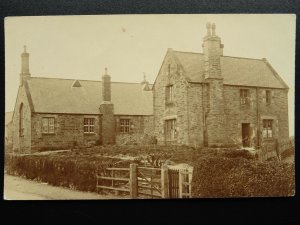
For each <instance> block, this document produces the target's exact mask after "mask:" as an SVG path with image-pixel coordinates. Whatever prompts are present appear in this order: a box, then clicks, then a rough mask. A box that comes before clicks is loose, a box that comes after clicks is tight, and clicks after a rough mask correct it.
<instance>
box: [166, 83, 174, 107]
mask: <svg viewBox="0 0 300 225" xmlns="http://www.w3.org/2000/svg"><path fill="white" fill-rule="evenodd" d="M170 103H173V85H168V86H166V104H170Z"/></svg>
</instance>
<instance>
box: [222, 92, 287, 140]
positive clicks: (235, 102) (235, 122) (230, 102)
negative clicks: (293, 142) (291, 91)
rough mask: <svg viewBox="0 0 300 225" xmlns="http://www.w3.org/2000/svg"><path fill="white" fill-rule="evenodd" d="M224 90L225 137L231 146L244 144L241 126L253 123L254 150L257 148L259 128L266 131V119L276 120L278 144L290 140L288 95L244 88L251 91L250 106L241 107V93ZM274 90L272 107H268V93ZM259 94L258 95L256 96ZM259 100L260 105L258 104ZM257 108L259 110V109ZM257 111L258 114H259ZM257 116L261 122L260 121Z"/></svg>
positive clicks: (275, 128)
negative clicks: (264, 120)
mask: <svg viewBox="0 0 300 225" xmlns="http://www.w3.org/2000/svg"><path fill="white" fill-rule="evenodd" d="M241 88H242V87H237V86H224V103H225V108H224V110H225V121H226V123H225V128H226V129H225V133H226V139H227V140H228V143H229V144H230V143H231V144H233V143H235V144H239V145H241V144H242V125H241V124H242V123H250V135H251V143H250V144H251V146H254V145H255V141H256V137H257V127H258V125H259V126H260V131H262V128H263V119H273V136H274V138H278V139H279V141H284V140H287V139H288V138H289V128H288V127H289V125H288V105H287V104H288V100H287V91H286V90H283V89H264V88H258V89H257V90H256V88H250V87H247V88H245V87H243V89H248V91H249V104H247V105H241V104H240V89H241ZM266 90H271V96H272V97H271V104H267V103H266V99H265V91H266ZM256 91H258V92H257V93H256ZM257 98H258V101H257V100H256V99H257ZM257 106H258V108H257ZM257 109H258V110H257ZM257 115H258V117H259V118H260V120H257Z"/></svg>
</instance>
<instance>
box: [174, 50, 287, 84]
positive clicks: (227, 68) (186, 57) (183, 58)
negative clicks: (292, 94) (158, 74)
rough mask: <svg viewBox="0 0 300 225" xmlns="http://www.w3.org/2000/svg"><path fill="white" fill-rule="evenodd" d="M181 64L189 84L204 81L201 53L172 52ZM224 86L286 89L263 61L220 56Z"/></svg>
mask: <svg viewBox="0 0 300 225" xmlns="http://www.w3.org/2000/svg"><path fill="white" fill-rule="evenodd" d="M172 54H173V55H174V56H175V57H176V58H177V59H178V61H179V62H180V63H181V65H182V67H183V69H184V72H185V73H184V74H185V75H186V78H187V80H188V81H189V82H203V81H204V55H203V54H201V53H191V52H179V51H172ZM221 73H222V77H223V78H224V84H227V85H238V86H254V87H268V88H288V86H287V85H286V84H285V82H284V81H283V80H282V79H281V78H280V77H279V75H278V74H277V73H276V71H275V70H274V69H273V68H272V67H271V65H270V64H269V63H268V62H267V61H266V60H265V59H250V58H239V57H230V56H221Z"/></svg>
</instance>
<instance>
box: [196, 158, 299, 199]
mask: <svg viewBox="0 0 300 225" xmlns="http://www.w3.org/2000/svg"><path fill="white" fill-rule="evenodd" d="M232 155H233V153H230V154H220V155H217V156H207V157H202V158H199V159H198V160H197V162H195V163H194V173H193V181H192V182H193V189H192V192H193V193H192V194H193V197H196V198H199V197H209V198H210V197H251V196H291V195H294V188H295V181H294V165H292V164H285V163H280V162H277V161H272V162H264V163H260V162H257V161H255V160H253V159H248V156H246V157H236V155H234V157H233V158H232V157H231V156H232Z"/></svg>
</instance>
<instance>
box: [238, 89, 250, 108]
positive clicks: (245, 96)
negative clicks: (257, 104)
mask: <svg viewBox="0 0 300 225" xmlns="http://www.w3.org/2000/svg"><path fill="white" fill-rule="evenodd" d="M248 92H249V91H248V90H247V89H241V90H240V100H241V105H246V104H248V103H249V102H248V101H249V93H248Z"/></svg>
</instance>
